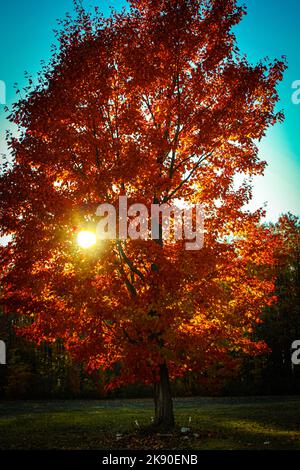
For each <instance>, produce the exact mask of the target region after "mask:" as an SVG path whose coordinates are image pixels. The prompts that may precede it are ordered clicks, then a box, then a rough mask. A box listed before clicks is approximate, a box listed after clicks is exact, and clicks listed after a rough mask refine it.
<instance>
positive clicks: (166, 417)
mask: <svg viewBox="0 0 300 470" xmlns="http://www.w3.org/2000/svg"><path fill="white" fill-rule="evenodd" d="M243 14H244V10H243V8H242V7H239V6H237V4H236V1H235V0H131V1H129V8H128V10H124V11H122V12H121V13H116V12H115V13H113V14H112V15H111V17H110V18H108V19H106V18H103V17H102V16H101V14H100V13H99V12H98V11H97V10H96V12H95V13H93V14H92V15H90V14H88V13H87V12H85V11H84V10H83V9H82V8H81V7H80V6H77V16H76V18H75V19H72V18H71V17H67V19H66V20H65V21H64V22H62V27H61V31H60V33H59V36H58V39H59V49H58V50H57V51H56V52H55V53H54V55H53V58H52V61H51V63H50V64H49V65H48V66H47V67H45V68H44V70H43V71H42V73H41V75H40V77H39V82H38V84H37V85H36V86H35V87H31V88H30V87H29V88H27V89H26V95H25V97H24V98H23V99H21V100H20V101H19V102H18V103H17V104H15V105H14V107H13V110H12V112H11V115H10V120H11V121H12V122H13V123H15V124H17V125H18V126H19V129H20V132H19V136H18V137H11V138H10V141H9V144H10V150H11V154H12V156H13V165H11V166H9V167H5V168H4V172H3V174H2V177H1V183H0V195H1V213H0V215H1V219H0V224H1V230H2V234H11V235H12V241H11V242H10V243H9V244H8V245H7V246H6V247H2V248H1V284H2V302H4V303H5V304H6V305H7V308H8V309H9V310H11V311H14V312H18V313H19V314H20V315H22V317H23V318H24V317H25V318H27V321H26V326H25V327H24V326H23V328H22V330H21V332H22V333H23V334H26V335H27V336H28V337H30V338H32V339H33V340H35V341H36V342H37V343H40V342H42V341H48V342H51V341H55V340H56V339H57V338H60V339H61V340H62V341H63V343H64V345H65V347H66V349H67V350H68V351H70V354H72V355H73V357H75V358H77V359H78V360H80V361H82V362H84V363H85V364H86V366H87V368H88V369H89V370H93V369H102V370H103V371H105V370H113V371H114V372H115V374H114V375H113V377H114V379H113V380H111V381H110V383H109V386H111V387H117V386H119V385H121V384H124V383H129V382H136V381H143V382H145V383H151V384H154V399H155V416H156V420H155V422H156V424H157V425H163V426H171V425H173V423H174V417H173V409H172V399H171V392H170V383H169V378H170V377H171V378H175V377H179V376H182V375H184V374H185V373H186V372H187V371H191V370H192V371H194V372H195V373H198V374H200V375H202V376H203V375H205V374H207V371H208V370H210V373H211V374H213V373H214V372H212V371H213V370H214V371H215V373H218V374H220V373H221V372H222V371H224V373H226V371H227V370H229V369H231V370H234V369H235V367H236V365H237V362H236V357H237V355H238V352H239V351H243V352H249V353H251V354H254V353H256V352H259V351H260V350H261V348H263V345H262V344H261V343H255V342H253V341H251V336H250V334H251V325H252V324H253V322H256V321H260V319H259V318H260V312H261V308H262V306H263V305H265V304H266V303H268V302H271V301H272V292H273V283H272V280H271V279H269V278H268V277H267V274H268V267H269V266H270V265H271V264H272V262H273V259H272V252H273V250H272V246H273V244H274V239H273V236H272V234H271V233H269V232H268V231H267V230H266V229H264V228H263V227H261V226H259V219H260V216H261V212H260V211H258V212H256V213H253V214H251V213H249V212H247V211H244V210H243V206H244V205H245V204H246V203H247V202H248V201H249V199H250V198H251V181H250V179H251V175H255V174H260V173H262V172H263V169H264V166H265V163H264V162H261V161H260V160H259V157H258V150H257V146H256V144H257V142H258V141H259V140H260V139H261V138H262V137H263V136H264V134H265V131H266V129H267V127H268V126H269V125H273V124H274V123H276V122H277V121H278V120H281V119H282V115H281V114H280V113H279V114H277V113H276V112H275V105H276V102H277V100H278V96H277V92H276V84H277V82H278V80H280V79H281V78H282V73H283V70H284V63H283V62H281V61H275V62H274V63H270V64H267V63H263V62H261V63H259V64H257V65H251V64H249V63H248V62H247V60H246V58H245V57H244V56H242V55H241V54H240V52H239V50H238V48H237V46H236V41H235V36H234V33H233V32H232V28H233V27H234V26H235V25H236V24H237V23H238V22H239V21H240V20H241V18H242V16H243ZM237 173H239V174H241V175H245V176H246V179H245V180H244V182H243V183H241V184H240V185H239V186H238V185H237V184H235V175H236V174H237ZM247 178H248V179H247ZM249 178H250V179H249ZM121 195H123V196H124V195H126V196H127V197H128V200H129V202H130V203H134V202H138V203H143V204H145V205H146V206H147V207H149V208H150V205H151V204H152V203H154V204H161V203H165V204H173V203H174V201H176V200H178V199H179V200H180V199H181V200H184V201H185V203H186V204H195V203H201V204H203V207H204V209H205V217H206V219H205V240H204V247H203V248H202V249H201V250H191V251H187V250H186V249H185V243H184V240H183V241H180V240H179V241H176V240H174V238H170V239H168V240H164V239H163V238H162V237H161V236H160V238H159V239H158V240H147V241H145V240H130V239H128V240H118V239H116V240H110V241H109V240H107V241H99V242H98V244H97V245H96V246H95V247H92V248H91V249H89V250H82V249H81V248H80V247H78V246H77V244H76V234H77V233H78V231H80V230H82V229H86V228H88V229H90V230H94V229H95V224H96V222H97V217H96V216H95V211H96V208H97V206H98V205H99V204H100V203H104V202H109V203H111V204H114V205H115V206H116V207H117V206H118V198H119V196H121ZM23 325H24V320H23Z"/></svg>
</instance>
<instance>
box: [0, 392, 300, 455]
mask: <svg viewBox="0 0 300 470" xmlns="http://www.w3.org/2000/svg"><path fill="white" fill-rule="evenodd" d="M152 415H153V408H152V403H151V401H149V400H122V401H120V400H119V401H118V400H113V401H94V400H93V401H87V400H86V401H85V400H77V401H71V400H70V401H52V402H49V401H48V402H31V401H27V402H26V401H22V402H2V403H1V404H0V449H199V450H205V449H207V450H215V449H221V450H223V449H228V450H229V449H230V450H238V449H247V450H249V449H290V450H293V449H300V397H271V398H266V397H261V398H256V399H253V398H252V399H251V398H249V399H245V398H244V399H230V398H228V399H224V398H223V399H204V398H203V399H201V398H194V399H178V400H176V401H175V415H176V422H177V428H176V431H175V433H174V434H173V435H172V436H160V435H154V436H143V437H142V436H141V435H140V434H139V432H138V430H137V425H136V424H135V421H138V423H139V425H140V426H143V425H148V424H150V422H151V416H152ZM189 416H191V417H192V420H191V424H190V425H189V424H188V422H189ZM181 426H185V427H187V426H190V428H191V432H190V433H189V435H188V436H186V437H185V436H184V435H183V434H182V433H181V432H180V427H181ZM117 434H122V436H118V437H117Z"/></svg>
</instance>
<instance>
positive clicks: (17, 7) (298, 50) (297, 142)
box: [0, 0, 300, 221]
mask: <svg viewBox="0 0 300 470" xmlns="http://www.w3.org/2000/svg"><path fill="white" fill-rule="evenodd" d="M82 3H83V6H87V7H88V6H99V8H100V10H101V11H102V12H103V13H104V14H105V15H109V12H110V9H109V6H110V5H112V6H114V7H115V8H116V9H118V8H121V7H122V6H123V5H125V4H126V2H125V1H124V0H82ZM242 3H244V4H245V5H246V7H247V11H248V13H247V15H246V16H245V17H244V18H243V20H242V22H241V23H240V24H239V25H238V26H237V27H236V28H235V33H236V36H237V44H238V46H239V48H240V50H241V52H242V53H245V54H246V55H247V57H248V60H249V61H250V62H251V63H256V62H258V61H259V60H260V59H263V58H265V57H269V58H270V59H274V58H280V57H281V56H283V55H284V56H286V57H287V61H288V69H287V71H286V72H285V76H284V80H283V81H282V82H281V83H280V85H279V87H278V90H279V96H280V102H279V104H278V110H283V111H284V113H285V121H284V123H283V124H278V125H276V126H274V127H273V128H271V129H270V130H269V131H268V133H267V136H266V137H265V138H264V139H263V140H262V141H261V142H260V144H259V152H260V157H261V158H262V159H263V160H266V161H267V162H268V167H267V169H266V171H265V175H264V176H259V177H256V178H255V180H254V191H253V200H252V202H251V204H250V208H251V209H253V210H254V209H256V208H258V207H261V206H262V205H264V203H267V206H266V208H267V217H266V218H267V220H270V221H276V220H277V218H278V217H279V215H280V214H282V213H286V212H288V211H289V212H292V213H294V214H296V215H300V139H299V135H300V103H299V104H298V105H297V104H294V103H293V102H292V94H293V93H295V90H294V89H293V88H292V84H293V83H294V82H295V81H297V80H299V81H300V46H299V45H300V38H299V36H300V22H299V18H300V2H299V0H287V1H286V2H284V1H283V0H245V1H244V2H242ZM0 9H1V10H0V44H1V46H0V47H1V55H0V57H1V59H0V154H1V153H4V152H7V150H6V145H5V131H6V130H7V129H10V124H9V123H8V121H7V120H6V117H5V116H6V115H5V112H4V107H3V105H1V101H3V99H1V92H2V95H3V83H5V87H6V104H7V105H8V106H10V105H11V104H12V103H13V102H14V101H16V100H17V96H16V93H15V88H14V83H18V87H19V88H22V87H23V86H25V85H26V83H27V82H26V79H25V77H24V71H25V70H26V71H27V72H29V73H30V74H31V75H32V76H33V77H34V76H36V74H37V72H38V71H39V70H40V68H41V61H42V60H44V61H45V62H48V60H49V58H50V57H51V44H53V43H54V42H55V37H54V32H53V30H54V29H55V28H56V27H57V19H58V18H63V17H64V16H65V13H66V12H72V10H73V2H72V0H43V1H42V2H41V1H38V0H26V1H23V0H10V1H9V2H1V5H0ZM1 87H2V88H1ZM298 96H299V97H300V93H299V94H298ZM299 101H300V100H299ZM0 158H1V157H0Z"/></svg>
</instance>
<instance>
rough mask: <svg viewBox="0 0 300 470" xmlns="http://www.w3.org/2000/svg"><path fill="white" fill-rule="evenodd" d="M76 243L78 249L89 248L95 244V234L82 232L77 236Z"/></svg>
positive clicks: (86, 231)
mask: <svg viewBox="0 0 300 470" xmlns="http://www.w3.org/2000/svg"><path fill="white" fill-rule="evenodd" d="M77 243H78V245H79V246H80V248H90V247H91V246H93V245H95V244H96V234H95V233H93V232H90V231H88V230H82V231H81V232H79V233H78V235H77Z"/></svg>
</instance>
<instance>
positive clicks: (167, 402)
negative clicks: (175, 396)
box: [154, 363, 175, 430]
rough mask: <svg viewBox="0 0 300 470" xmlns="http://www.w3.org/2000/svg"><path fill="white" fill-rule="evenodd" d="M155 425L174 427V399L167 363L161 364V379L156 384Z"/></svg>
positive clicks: (167, 428)
mask: <svg viewBox="0 0 300 470" xmlns="http://www.w3.org/2000/svg"><path fill="white" fill-rule="evenodd" d="M154 405H155V420H154V425H155V427H159V428H161V429H164V430H170V429H172V428H173V427H174V424H175V420H174V412H173V400H172V394H171V386H170V380H169V371H168V366H167V364H166V363H163V364H161V365H160V380H159V381H158V382H156V383H155V384H154Z"/></svg>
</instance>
